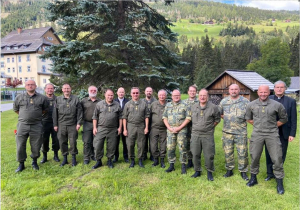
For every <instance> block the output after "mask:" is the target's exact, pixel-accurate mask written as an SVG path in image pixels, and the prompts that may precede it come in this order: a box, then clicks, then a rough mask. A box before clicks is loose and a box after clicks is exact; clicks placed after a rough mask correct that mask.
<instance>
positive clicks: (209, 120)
mask: <svg viewBox="0 0 300 210" xmlns="http://www.w3.org/2000/svg"><path fill="white" fill-rule="evenodd" d="M208 99H209V95H208V91H207V90H206V89H202V90H200V91H199V102H198V103H195V104H194V105H193V106H192V107H191V113H192V123H193V126H192V138H191V150H192V153H193V161H194V169H195V173H194V175H192V177H193V178H196V177H199V176H200V175H201V170H202V169H201V153H202V151H203V154H204V160H205V167H206V170H207V179H208V180H209V181H213V180H214V178H213V175H212V172H214V171H215V166H214V157H215V139H214V133H215V126H216V125H217V124H218V123H219V122H220V120H221V117H220V112H219V109H218V107H217V106H216V105H214V104H213V103H211V102H210V101H208Z"/></svg>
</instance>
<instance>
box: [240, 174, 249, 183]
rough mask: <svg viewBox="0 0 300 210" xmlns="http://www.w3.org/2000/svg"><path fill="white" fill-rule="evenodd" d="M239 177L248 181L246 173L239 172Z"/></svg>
mask: <svg viewBox="0 0 300 210" xmlns="http://www.w3.org/2000/svg"><path fill="white" fill-rule="evenodd" d="M241 177H242V178H243V179H244V180H246V181H248V180H249V178H248V176H247V174H246V172H241Z"/></svg>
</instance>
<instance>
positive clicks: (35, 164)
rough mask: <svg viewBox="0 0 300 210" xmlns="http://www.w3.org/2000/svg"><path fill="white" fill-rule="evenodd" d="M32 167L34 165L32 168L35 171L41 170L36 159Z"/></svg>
mask: <svg viewBox="0 0 300 210" xmlns="http://www.w3.org/2000/svg"><path fill="white" fill-rule="evenodd" d="M31 165H32V168H33V169H34V170H39V169H40V168H39V166H38V164H37V159H36V158H35V159H33V160H32V164H31Z"/></svg>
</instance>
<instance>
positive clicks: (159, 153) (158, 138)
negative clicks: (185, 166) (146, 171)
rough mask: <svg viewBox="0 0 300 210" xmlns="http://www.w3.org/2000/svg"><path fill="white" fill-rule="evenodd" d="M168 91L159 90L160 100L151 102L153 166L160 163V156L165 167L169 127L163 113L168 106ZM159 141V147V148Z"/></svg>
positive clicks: (162, 165)
mask: <svg viewBox="0 0 300 210" xmlns="http://www.w3.org/2000/svg"><path fill="white" fill-rule="evenodd" d="M166 97H167V92H166V91H165V90H160V91H158V101H154V102H153V103H152V104H151V107H150V112H151V117H152V123H151V131H150V139H151V141H150V145H151V151H152V155H153V157H154V163H153V164H152V166H157V165H158V164H159V161H158V158H159V157H160V164H161V167H162V168H165V167H166V166H165V161H164V159H165V156H166V151H167V128H166V126H165V124H164V122H163V120H162V115H163V112H164V110H165V106H166V103H167V102H166ZM158 143H159V149H158Z"/></svg>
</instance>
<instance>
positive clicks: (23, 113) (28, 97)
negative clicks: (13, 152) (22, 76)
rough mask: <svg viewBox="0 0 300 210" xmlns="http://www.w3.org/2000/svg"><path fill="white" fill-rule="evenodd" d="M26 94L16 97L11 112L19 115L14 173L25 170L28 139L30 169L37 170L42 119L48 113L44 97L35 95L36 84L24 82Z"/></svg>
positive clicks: (30, 81) (32, 81) (29, 81)
mask: <svg viewBox="0 0 300 210" xmlns="http://www.w3.org/2000/svg"><path fill="white" fill-rule="evenodd" d="M25 89H26V93H23V94H20V95H18V96H17V97H16V99H15V101H14V105H13V110H14V111H15V112H16V113H17V114H18V115H19V117H18V125H17V134H16V143H17V161H18V162H19V163H20V164H19V167H18V168H17V170H16V172H21V171H23V170H24V169H25V165H24V162H25V161H26V158H27V154H26V143H27V139H28V137H29V142H30V147H31V155H30V157H31V158H32V168H33V169H35V170H39V166H38V165H37V159H38V157H40V149H41V146H42V143H43V140H42V132H43V125H42V117H43V114H45V113H46V112H47V111H48V106H49V104H48V101H47V99H46V97H45V96H43V95H41V94H39V93H37V92H36V91H35V89H36V83H35V81H34V80H28V81H27V82H25Z"/></svg>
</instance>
